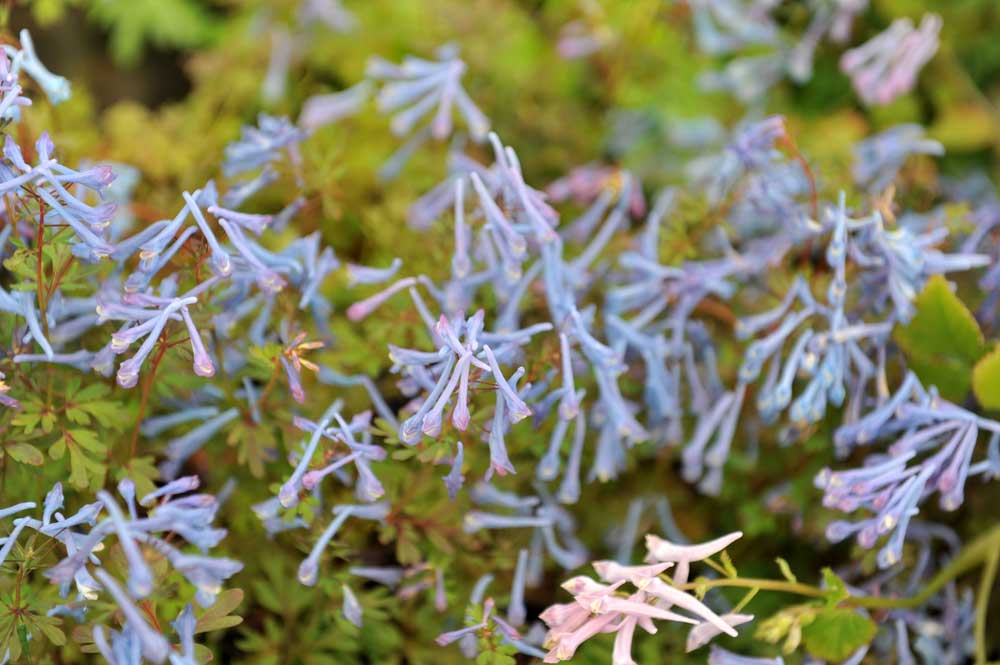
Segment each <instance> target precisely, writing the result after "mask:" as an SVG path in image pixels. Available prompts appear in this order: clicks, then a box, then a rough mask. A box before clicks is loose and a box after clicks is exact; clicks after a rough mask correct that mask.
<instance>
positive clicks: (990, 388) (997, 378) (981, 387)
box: [972, 346, 1000, 410]
mask: <svg viewBox="0 0 1000 665" xmlns="http://www.w3.org/2000/svg"><path fill="white" fill-rule="evenodd" d="M972 390H973V391H974V392H975V393H976V399H977V400H979V403H980V404H982V405H983V407H984V408H986V409H993V410H1000V346H997V347H996V348H995V349H993V350H992V351H990V352H989V353H987V354H986V355H985V356H983V357H982V358H980V359H979V362H977V363H976V366H975V367H974V368H973V370H972Z"/></svg>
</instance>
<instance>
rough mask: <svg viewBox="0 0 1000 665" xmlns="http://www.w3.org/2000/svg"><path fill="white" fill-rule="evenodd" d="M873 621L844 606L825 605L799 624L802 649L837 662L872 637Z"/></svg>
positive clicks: (817, 656)
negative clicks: (810, 618) (806, 621)
mask: <svg viewBox="0 0 1000 665" xmlns="http://www.w3.org/2000/svg"><path fill="white" fill-rule="evenodd" d="M875 631H876V626H875V622H874V621H872V620H871V619H869V618H868V617H866V616H864V615H862V614H858V613H857V612H856V611H855V610H851V609H848V608H846V607H827V608H825V609H823V610H821V611H820V612H819V613H818V614H817V615H816V618H815V619H813V621H812V622H811V623H810V624H809V625H807V626H804V627H803V628H802V642H803V644H804V645H805V648H806V651H808V652H809V653H810V655H812V656H813V657H815V658H819V659H820V660H826V661H831V662H834V663H839V662H841V661H843V660H845V659H846V658H848V657H849V656H850V655H851V654H852V653H854V652H855V651H857V650H858V649H860V648H861V647H863V646H865V645H866V644H868V643H869V642H871V641H872V638H873V637H875Z"/></svg>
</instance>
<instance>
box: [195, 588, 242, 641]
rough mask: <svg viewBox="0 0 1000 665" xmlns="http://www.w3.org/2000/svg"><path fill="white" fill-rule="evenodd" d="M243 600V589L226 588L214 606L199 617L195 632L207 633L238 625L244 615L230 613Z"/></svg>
mask: <svg viewBox="0 0 1000 665" xmlns="http://www.w3.org/2000/svg"><path fill="white" fill-rule="evenodd" d="M242 602H243V589H226V590H225V591H223V592H222V593H220V594H219V595H218V596H217V597H216V599H215V602H214V603H213V604H212V606H211V607H209V608H208V609H207V610H205V612H204V613H203V614H202V615H201V616H200V617H198V622H197V623H196V624H195V629H194V632H195V633H207V632H209V631H212V630H222V629H223V628H231V627H233V626H238V625H239V624H241V623H242V622H243V617H239V616H236V615H234V614H230V613H231V612H232V611H233V610H235V609H236V608H237V607H239V604H240V603H242Z"/></svg>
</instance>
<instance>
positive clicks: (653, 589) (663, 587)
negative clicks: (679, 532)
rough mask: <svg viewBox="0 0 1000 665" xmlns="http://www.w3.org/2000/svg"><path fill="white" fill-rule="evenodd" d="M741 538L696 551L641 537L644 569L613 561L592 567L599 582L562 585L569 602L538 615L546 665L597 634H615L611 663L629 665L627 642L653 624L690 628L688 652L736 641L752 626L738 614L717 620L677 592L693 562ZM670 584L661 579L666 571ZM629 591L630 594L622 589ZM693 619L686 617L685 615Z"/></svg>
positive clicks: (629, 644)
mask: <svg viewBox="0 0 1000 665" xmlns="http://www.w3.org/2000/svg"><path fill="white" fill-rule="evenodd" d="M742 535H743V534H741V533H739V532H735V533H731V534H729V535H727V536H723V537H722V538H717V539H716V540H712V541H709V542H706V543H701V544H699V545H676V544H674V543H671V542H670V541H668V540H664V539H662V538H660V537H658V536H654V535H647V536H646V549H647V551H648V553H649V554H648V556H647V561H648V562H650V563H649V564H647V565H643V566H625V565H622V564H619V563H616V562H614V561H595V562H594V564H593V566H594V570H595V571H597V575H598V577H599V578H600V581H597V580H594V579H592V578H590V577H585V576H579V577H574V578H572V579H570V580H567V581H566V582H564V583H563V585H562V586H563V588H564V589H565V590H566V591H568V592H569V593H571V594H572V595H573V602H571V603H563V604H559V605H552V606H551V607H549V608H547V609H546V610H545V611H544V612H542V614H541V618H542V620H543V621H545V623H546V624H548V626H549V633H548V635H547V637H546V645H547V646H548V647H549V648H550V651H549V653H548V654H547V655H546V657H545V662H546V663H558V662H560V661H565V660H570V659H571V658H572V657H573V654H575V653H576V650H577V649H578V648H579V646H580V645H581V644H583V642H585V641H586V640H588V639H590V638H592V637H594V636H596V635H598V634H599V633H615V646H614V656H613V661H614V662H615V663H628V662H632V658H631V651H632V640H633V637H634V635H635V630H636V627H639V628H642V629H643V630H645V631H646V632H648V633H655V632H656V626H655V624H654V620H660V621H673V622H677V623H685V624H690V625H692V626H693V628H691V632H690V634H689V636H688V650H689V651H692V650H694V649H697V648H698V647H700V646H702V645H704V644H707V643H708V642H709V640H711V639H712V637H714V636H716V635H719V634H722V633H725V634H726V635H732V636H735V635H736V630H734V626H738V625H740V624H743V623H746V622H747V621H751V620H753V617H752V616H748V615H743V614H725V615H722V616H720V615H718V614H716V613H715V612H713V611H712V610H711V609H710V608H709V607H708V606H707V605H705V604H704V603H703V602H701V601H700V600H698V599H697V598H695V597H694V596H693V595H691V594H689V593H687V592H686V591H684V590H682V589H680V588H679V587H680V586H682V585H684V584H685V583H687V581H688V575H689V574H690V564H691V563H692V562H697V561H701V560H703V559H707V558H709V557H711V556H713V555H715V554H718V553H719V552H721V551H722V550H724V549H725V548H726V547H728V546H729V545H730V544H732V543H733V542H734V541H735V540H737V539H738V538H740V536H742ZM670 568H673V570H672V574H673V575H672V579H671V580H669V581H668V580H665V579H663V577H661V576H662V575H663V574H664V573H665V572H666V571H667V570H668V569H670ZM625 585H631V586H632V587H634V590H631V591H626V590H625V589H623V588H622V587H624V586H625ZM689 614H690V615H693V616H688V615H689Z"/></svg>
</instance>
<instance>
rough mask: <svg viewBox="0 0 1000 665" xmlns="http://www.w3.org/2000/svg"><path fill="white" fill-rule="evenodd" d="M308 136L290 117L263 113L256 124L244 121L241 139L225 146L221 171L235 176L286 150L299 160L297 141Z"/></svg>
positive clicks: (260, 165)
mask: <svg viewBox="0 0 1000 665" xmlns="http://www.w3.org/2000/svg"><path fill="white" fill-rule="evenodd" d="M305 137H306V132H304V131H303V130H301V129H299V128H297V127H296V126H295V125H293V124H292V123H291V122H290V121H289V120H288V118H276V117H274V116H269V115H267V114H265V113H261V114H260V115H259V116H258V117H257V126H256V127H253V126H250V125H244V126H243V128H242V129H241V130H240V139H239V141H235V142H233V143H230V144H229V145H227V146H226V159H225V161H224V162H223V163H222V172H223V173H224V174H225V175H226V176H233V175H239V174H240V173H245V172H247V171H252V170H254V169H258V168H260V167H262V166H265V165H266V164H269V163H270V162H272V161H275V160H278V159H281V158H282V156H283V153H284V152H285V151H287V152H288V154H289V156H290V158H291V160H292V161H293V162H298V159H299V157H298V144H299V143H300V142H301V141H302V139H304V138H305Z"/></svg>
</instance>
